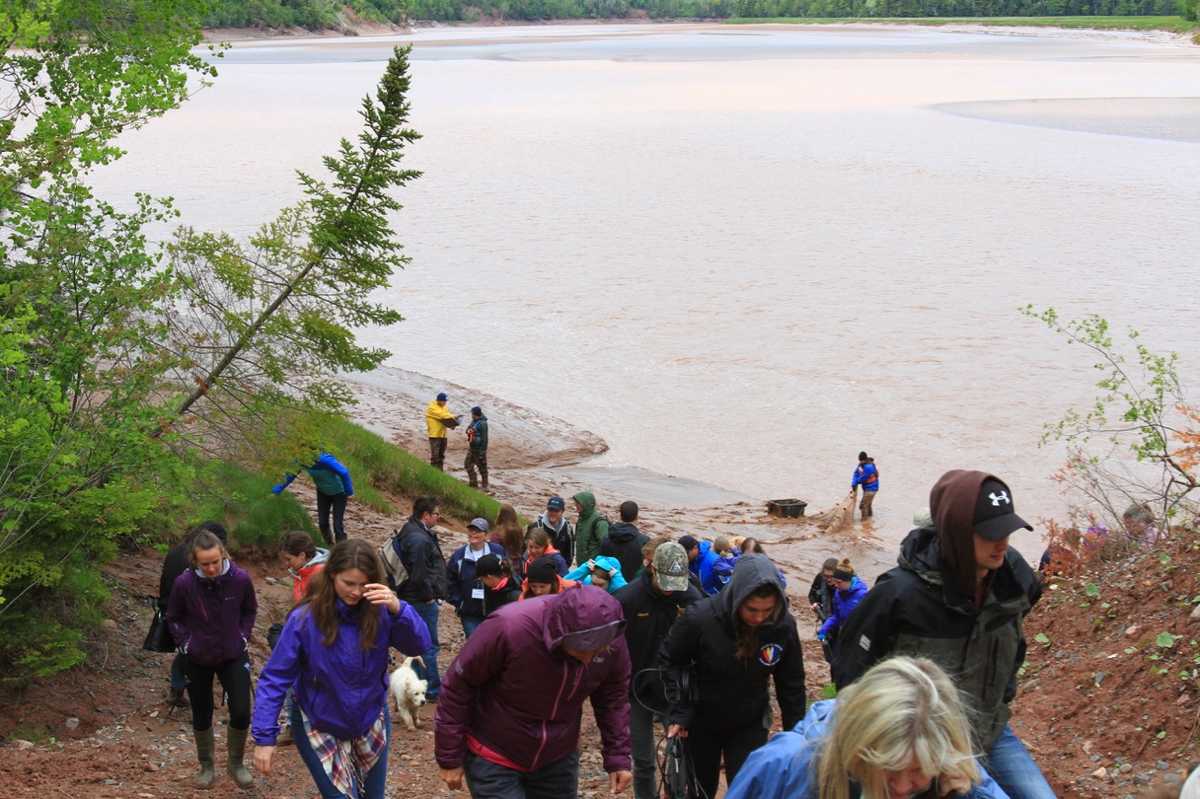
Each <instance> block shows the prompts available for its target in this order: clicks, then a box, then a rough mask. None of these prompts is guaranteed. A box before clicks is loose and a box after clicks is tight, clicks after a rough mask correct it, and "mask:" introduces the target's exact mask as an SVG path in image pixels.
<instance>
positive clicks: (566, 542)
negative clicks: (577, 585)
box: [525, 496, 586, 566]
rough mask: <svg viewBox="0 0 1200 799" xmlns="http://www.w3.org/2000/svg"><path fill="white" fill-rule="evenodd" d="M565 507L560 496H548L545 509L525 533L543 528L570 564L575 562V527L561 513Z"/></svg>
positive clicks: (564, 502) (565, 504)
mask: <svg viewBox="0 0 1200 799" xmlns="http://www.w3.org/2000/svg"><path fill="white" fill-rule="evenodd" d="M566 509H567V503H566V501H565V500H564V499H563V498H562V497H559V496H553V497H550V499H549V500H547V501H546V511H545V512H544V513H540V514H538V517H537V520H535V521H534V522H533V524H531V525H529V527H528V528H527V529H526V530H525V533H526V535H528V534H529V533H532V532H533V531H534V530H535V529H537V528H539V527H540V528H541V529H543V530H545V531H546V534H547V535H549V536H550V542H551V543H552V544H554V548H555V549H557V550H558V552H559V554H560V555H562V556H563V560H565V561H566V562H567V565H568V566H570V565H571V564H572V563H574V562H575V527H574V526H572V524H571V523H570V522H569V521H567V519H566V514H564V513H563V511H565V510H566ZM580 562H581V563H585V562H586V561H580Z"/></svg>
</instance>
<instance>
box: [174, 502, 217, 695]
mask: <svg viewBox="0 0 1200 799" xmlns="http://www.w3.org/2000/svg"><path fill="white" fill-rule="evenodd" d="M206 531H207V532H210V533H212V534H213V535H215V536H216V537H217V540H219V541H220V542H221V544H223V545H224V544H226V543H227V542H228V540H229V534H228V533H227V532H226V531H225V527H224V525H221V524H219V523H218V522H204V523H202V524H200V525H199V526H197V527H195V528H193V529H192V530H191V531H189V532H188V534H187V535H186V536H184V537H183V540H182V541H180V542H179V543H178V544H176V545H175V546H174V547H172V548H171V549H170V551H168V552H167V556H166V557H165V558H163V565H162V574H161V575H159V578H158V610H159V612H160V613H162V614H163V617H164V618H165V617H166V614H167V606H168V605H169V603H170V599H171V589H172V588H173V587H174V586H175V578H177V577H178V576H179V575H181V574H183V573H184V572H185V571H187V570H188V568H189V567H190V565H191V560H192V539H193V538H195V537H196V536H197V535H199V534H200V533H202V532H206ZM186 689H187V675H186V674H184V672H183V655H181V654H180V653H179V652H176V653H175V657H174V658H172V659H171V673H170V677H169V681H168V687H167V704H169V705H170V706H171V707H187V706H188V700H187V697H186V696H184V691H185V690H186Z"/></svg>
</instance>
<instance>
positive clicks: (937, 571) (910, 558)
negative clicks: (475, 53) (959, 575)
mask: <svg viewBox="0 0 1200 799" xmlns="http://www.w3.org/2000/svg"><path fill="white" fill-rule="evenodd" d="M972 557H974V555H972ZM896 562H897V563H898V564H899V565H900V568H902V569H907V570H908V571H910V572H912V573H913V574H915V575H917V576H918V577H920V578H921V580H923V581H924V582H926V583H928V584H929V585H932V586H936V587H937V588H939V589H941V591H942V596H943V597H944V598H945V602H946V604H947V605H948V606H949V607H952V608H955V609H957V610H961V611H964V612H970V610H971V600H970V599H968V598H967V597H969V596H970V595H971V594H970V593H966V594H964V593H963V592H962V591H960V590H959V588H958V586H957V585H956V584H954V583H952V582H950V580H949V579H948V577H947V576H946V575H945V574H944V573H943V568H944V566H943V555H942V545H941V540H940V536H939V534H938V531H937V530H935V529H933V528H932V527H918V528H917V529H915V530H912V531H910V532H909V534H908V535H907V536H905V538H904V541H903V542H901V544H900V557H898V558H897V559H896ZM1036 583H1037V578H1036V575H1034V573H1033V570H1032V569H1030V568H1029V564H1027V563H1026V562H1025V559H1024V558H1022V557H1021V554H1020V553H1019V552H1017V551H1016V550H1015V549H1013V548H1012V547H1009V550H1008V554H1007V555H1005V557H1004V565H1003V566H1001V567H1000V569H999V570H998V571H997V572H996V574H995V578H994V581H993V583H992V590H993V591H994V592H995V594H996V596H997V598H999V599H1002V600H1003V599H1008V598H1010V597H1012V596H1016V595H1018V594H1030V593H1032V592H1034V591H1035V588H1036ZM968 590H969V591H971V592H973V591H974V585H972V586H971V587H970V588H969V589H968ZM1038 593H1040V591H1039V592H1038Z"/></svg>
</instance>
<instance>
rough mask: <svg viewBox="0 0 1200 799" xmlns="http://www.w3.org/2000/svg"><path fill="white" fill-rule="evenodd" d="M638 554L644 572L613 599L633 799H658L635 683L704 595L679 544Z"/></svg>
mask: <svg viewBox="0 0 1200 799" xmlns="http://www.w3.org/2000/svg"><path fill="white" fill-rule="evenodd" d="M642 551H643V556H644V558H645V561H646V567H645V568H644V569H643V570H642V573H641V574H640V575H638V578H637V579H636V580H634V581H633V582H631V583H630V584H629V585H627V586H625V587H624V588H622V589H621V590H620V591H618V592H617V593H616V599H617V601H618V602H620V603H621V609H622V610H623V611H624V612H625V643H626V645H627V646H628V647H629V661H630V664H631V665H632V667H633V668H632V674H633V679H632V680H631V681H630V685H629V733H630V737H631V738H632V741H633V795H634V799H659V794H658V785H657V781H656V779H655V777H656V776H657V769H656V768H655V766H656V758H655V740H654V739H655V735H654V713H653V712H652V711H651V710H650V709H649V708H647V707H646V706H645V705H643V704H642V703H641V702H640V701H638V686H639V685H643V684H645V682H644V681H643V682H642V683H639V681H638V679H637V678H638V675H639V674H641V673H642V671H643V670H645V669H653V668H654V667H655V665H656V662H657V658H658V648H659V645H660V644H661V643H662V641H663V639H664V638H666V636H667V633H668V632H669V631H670V629H671V625H672V624H674V623H675V620H676V619H678V618H679V617H680V616H682V615H683V612H684V611H685V610H686V609H687V608H688V607H689V606H691V605H692V604H694V603H696V602H699V601H700V600H701V599H703V598H704V594H703V593H701V592H700V590H699V589H698V588H696V587H695V586H693V585H692V584H691V582H690V581H689V580H688V560H687V553H686V552H684V551H683V547H681V546H680V545H679V544H676V543H675V542H674V541H672V540H671V539H669V538H666V537H665V536H664V537H661V538H655V539H653V540H651V541H649V542H648V543H647V544H646V545H645V546H644V547H643V548H642ZM656 698H658V697H657V695H656ZM662 704H665V700H663V701H662Z"/></svg>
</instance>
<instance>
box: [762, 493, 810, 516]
mask: <svg viewBox="0 0 1200 799" xmlns="http://www.w3.org/2000/svg"><path fill="white" fill-rule="evenodd" d="M807 507H808V503H807V502H805V501H804V500H801V499H796V498H794V497H791V498H788V499H772V500H768V501H767V513H769V514H771V515H772V516H782V517H783V518H785V519H798V518H800V517H801V516H803V515H804V509H805V508H807Z"/></svg>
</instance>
